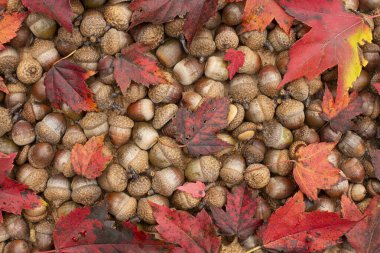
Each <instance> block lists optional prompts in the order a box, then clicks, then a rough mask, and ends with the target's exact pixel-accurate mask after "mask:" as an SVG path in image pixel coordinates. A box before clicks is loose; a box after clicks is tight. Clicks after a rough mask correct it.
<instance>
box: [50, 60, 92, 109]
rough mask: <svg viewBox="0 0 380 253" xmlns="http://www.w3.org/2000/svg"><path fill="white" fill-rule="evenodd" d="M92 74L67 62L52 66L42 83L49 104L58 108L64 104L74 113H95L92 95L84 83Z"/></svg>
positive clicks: (63, 61)
mask: <svg viewBox="0 0 380 253" xmlns="http://www.w3.org/2000/svg"><path fill="white" fill-rule="evenodd" d="M93 74H95V72H93V71H86V70H84V69H83V68H82V67H80V66H78V65H76V64H74V63H72V62H70V61H68V60H62V61H60V62H58V63H57V64H55V65H53V67H51V68H50V70H49V71H48V72H47V74H46V77H45V81H44V83H45V86H46V95H47V97H48V99H49V101H50V103H51V104H52V105H53V106H54V107H55V108H59V107H60V105H61V103H62V102H64V103H66V104H67V105H68V106H70V108H71V109H72V110H73V111H75V112H81V111H82V110H83V111H95V110H96V104H95V102H94V100H93V98H92V97H93V95H92V93H91V90H90V89H89V88H88V86H87V84H86V82H85V80H86V79H87V78H89V77H90V76H92V75H93Z"/></svg>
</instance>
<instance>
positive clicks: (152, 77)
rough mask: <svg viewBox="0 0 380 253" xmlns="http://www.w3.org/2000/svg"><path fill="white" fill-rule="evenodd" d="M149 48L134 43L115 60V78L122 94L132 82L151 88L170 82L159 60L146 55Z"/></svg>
mask: <svg viewBox="0 0 380 253" xmlns="http://www.w3.org/2000/svg"><path fill="white" fill-rule="evenodd" d="M149 50H150V48H149V46H146V45H143V44H141V43H134V44H133V45H131V46H129V47H128V48H124V49H123V50H122V51H121V55H119V56H117V57H116V59H115V60H114V72H113V73H114V76H115V79H116V82H117V84H118V85H119V87H120V89H121V92H122V93H123V94H124V95H125V92H126V90H127V89H128V87H129V85H130V84H131V81H132V80H133V81H135V82H136V83H140V84H142V85H145V86H147V87H149V85H151V84H160V83H165V82H168V81H167V80H166V78H165V75H164V72H163V71H162V70H161V69H160V68H159V67H158V66H157V63H158V62H157V60H156V59H154V58H153V57H151V56H148V55H146V53H147V52H149Z"/></svg>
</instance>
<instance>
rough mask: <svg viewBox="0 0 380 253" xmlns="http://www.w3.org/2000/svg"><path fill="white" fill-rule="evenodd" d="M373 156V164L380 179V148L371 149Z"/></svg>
mask: <svg viewBox="0 0 380 253" xmlns="http://www.w3.org/2000/svg"><path fill="white" fill-rule="evenodd" d="M369 155H370V156H371V161H372V165H373V167H374V169H375V175H376V177H377V179H379V180H380V149H375V150H373V149H371V150H369Z"/></svg>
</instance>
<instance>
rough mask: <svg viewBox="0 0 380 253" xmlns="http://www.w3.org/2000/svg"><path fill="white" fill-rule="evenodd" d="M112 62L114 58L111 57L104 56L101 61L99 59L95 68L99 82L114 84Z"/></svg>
mask: <svg viewBox="0 0 380 253" xmlns="http://www.w3.org/2000/svg"><path fill="white" fill-rule="evenodd" d="M114 60H115V57H113V56H111V55H105V56H104V57H103V58H102V59H100V61H99V63H98V66H97V68H98V69H97V70H98V77H99V80H100V81H101V82H103V83H105V84H108V85H111V84H114V83H115V77H114V75H113V68H114V67H113V64H114ZM140 86H142V85H140ZM142 87H144V86H142Z"/></svg>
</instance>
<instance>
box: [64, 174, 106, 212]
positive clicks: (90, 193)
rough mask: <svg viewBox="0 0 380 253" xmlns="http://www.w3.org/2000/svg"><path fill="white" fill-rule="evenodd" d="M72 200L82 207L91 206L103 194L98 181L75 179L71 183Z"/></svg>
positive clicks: (77, 177)
mask: <svg viewBox="0 0 380 253" xmlns="http://www.w3.org/2000/svg"><path fill="white" fill-rule="evenodd" d="M71 188H72V193H71V198H72V199H73V200H74V201H75V202H77V203H79V204H82V205H85V206H89V205H92V204H94V203H95V201H96V200H97V199H98V198H99V197H100V195H101V194H102V190H101V189H100V187H99V186H98V184H97V183H96V180H91V179H86V178H83V177H80V176H76V177H74V179H73V181H72V182H71Z"/></svg>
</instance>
